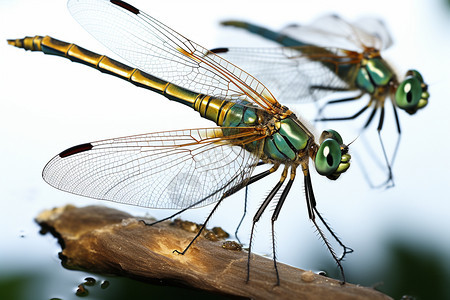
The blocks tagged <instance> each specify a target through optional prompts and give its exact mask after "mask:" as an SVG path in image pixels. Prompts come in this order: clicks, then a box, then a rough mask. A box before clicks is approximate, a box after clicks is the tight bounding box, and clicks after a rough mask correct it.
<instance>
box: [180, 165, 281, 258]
mask: <svg viewBox="0 0 450 300" xmlns="http://www.w3.org/2000/svg"><path fill="white" fill-rule="evenodd" d="M278 167H279V164H278V165H274V166H273V167H272V168H271V169H269V170H267V171H264V172H262V173H260V174H257V175H255V176H252V177H251V178H250V179H249V180H248V181H246V182H242V183H240V184H238V185H236V186H235V187H233V188H231V189H230V190H229V191H227V192H226V193H224V194H223V196H222V197H221V198H220V200H219V201H217V204H216V205H215V206H214V208H213V209H212V210H211V212H210V213H209V215H208V217H207V218H206V220H205V222H203V224H202V226H201V227H200V229H199V231H198V232H197V234H196V235H195V236H194V238H193V239H192V240H191V242H190V243H189V244H188V245H187V247H186V248H185V249H184V250H183V251H182V252H180V251H178V250H174V251H173V252H174V253H178V254H181V255H184V254H185V253H186V251H187V250H188V249H189V247H191V245H192V244H193V243H194V241H195V240H196V239H197V238H198V237H199V236H200V234H201V233H202V231H203V230H204V229H205V227H206V224H207V223H208V221H209V219H210V218H211V216H212V215H213V213H214V212H215V211H216V209H217V207H218V206H219V205H220V203H221V202H222V201H223V199H225V198H227V197H229V196H231V195H233V194H234V193H236V192H237V191H239V190H241V189H242V188H243V187H244V186H246V185H248V184H251V183H253V182H255V181H258V180H260V179H261V178H264V177H265V176H267V175H269V174H271V173H272V172H274V171H275V170H276V169H278Z"/></svg>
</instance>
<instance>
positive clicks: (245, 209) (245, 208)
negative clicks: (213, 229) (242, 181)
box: [234, 185, 248, 244]
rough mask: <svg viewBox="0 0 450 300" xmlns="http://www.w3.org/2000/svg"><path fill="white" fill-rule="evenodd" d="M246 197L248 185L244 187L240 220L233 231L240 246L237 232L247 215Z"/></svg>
mask: <svg viewBox="0 0 450 300" xmlns="http://www.w3.org/2000/svg"><path fill="white" fill-rule="evenodd" d="M247 196H248V185H246V186H245V196H244V213H243V214H242V217H241V220H240V221H239V224H238V226H237V227H236V230H235V231H234V236H235V237H236V239H237V241H238V243H239V244H242V242H241V240H240V239H239V237H238V231H239V228H240V227H241V225H242V222H243V221H244V219H245V215H246V214H247Z"/></svg>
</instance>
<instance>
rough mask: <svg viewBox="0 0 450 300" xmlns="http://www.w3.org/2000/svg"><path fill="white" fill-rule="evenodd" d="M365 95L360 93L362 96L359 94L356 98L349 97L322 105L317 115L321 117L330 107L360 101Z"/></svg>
mask: <svg viewBox="0 0 450 300" xmlns="http://www.w3.org/2000/svg"><path fill="white" fill-rule="evenodd" d="M363 95H364V93H360V94H358V95H356V96H354V97H348V98H342V99H335V100H330V101H327V102H326V103H325V104H324V105H322V106H321V107H320V108H319V111H318V113H317V114H318V115H319V116H320V115H321V114H322V112H323V110H324V109H325V108H326V107H327V106H328V105H331V104H338V103H343V102H349V101H355V100H359V99H361V98H362V96H363Z"/></svg>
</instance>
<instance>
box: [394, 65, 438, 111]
mask: <svg viewBox="0 0 450 300" xmlns="http://www.w3.org/2000/svg"><path fill="white" fill-rule="evenodd" d="M429 97H430V94H429V93H428V85H427V84H425V83H424V82H423V78H422V75H420V73H419V72H418V71H416V70H409V71H408V72H406V76H405V79H404V80H403V81H402V82H401V83H400V85H399V86H398V87H397V90H396V91H395V103H396V104H397V106H398V107H400V108H401V109H403V110H405V111H406V112H407V113H409V114H410V115H412V114H415V113H416V111H417V110H419V109H421V108H423V107H425V106H426V105H427V104H428V98H429Z"/></svg>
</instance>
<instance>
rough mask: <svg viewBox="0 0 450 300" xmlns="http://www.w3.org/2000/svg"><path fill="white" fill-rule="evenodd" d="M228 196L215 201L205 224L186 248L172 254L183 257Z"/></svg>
mask: <svg viewBox="0 0 450 300" xmlns="http://www.w3.org/2000/svg"><path fill="white" fill-rule="evenodd" d="M227 196H228V195H225V194H224V195H223V196H222V197H221V198H220V200H219V201H217V203H216V205H214V208H213V209H212V210H211V212H210V213H209V215H208V217H207V218H206V220H205V222H203V224H202V226H201V227H200V229H199V230H198V232H197V234H196V235H195V236H194V238H193V239H192V240H191V241H190V243H189V244H188V245H187V246H186V248H184V250H183V251H181V252H180V251H178V250H173V253H178V254H181V255H184V254H185V253H186V251H187V250H188V249H189V248H190V247H191V245H192V244H193V243H194V242H195V240H196V239H197V238H198V237H199V236H200V234H201V233H202V232H203V229H205V227H206V224H207V223H208V221H209V219H210V218H211V216H212V215H213V214H214V212H215V211H216V209H217V207H219V205H220V203H222V201H223V199H225V198H226V197H227Z"/></svg>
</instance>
